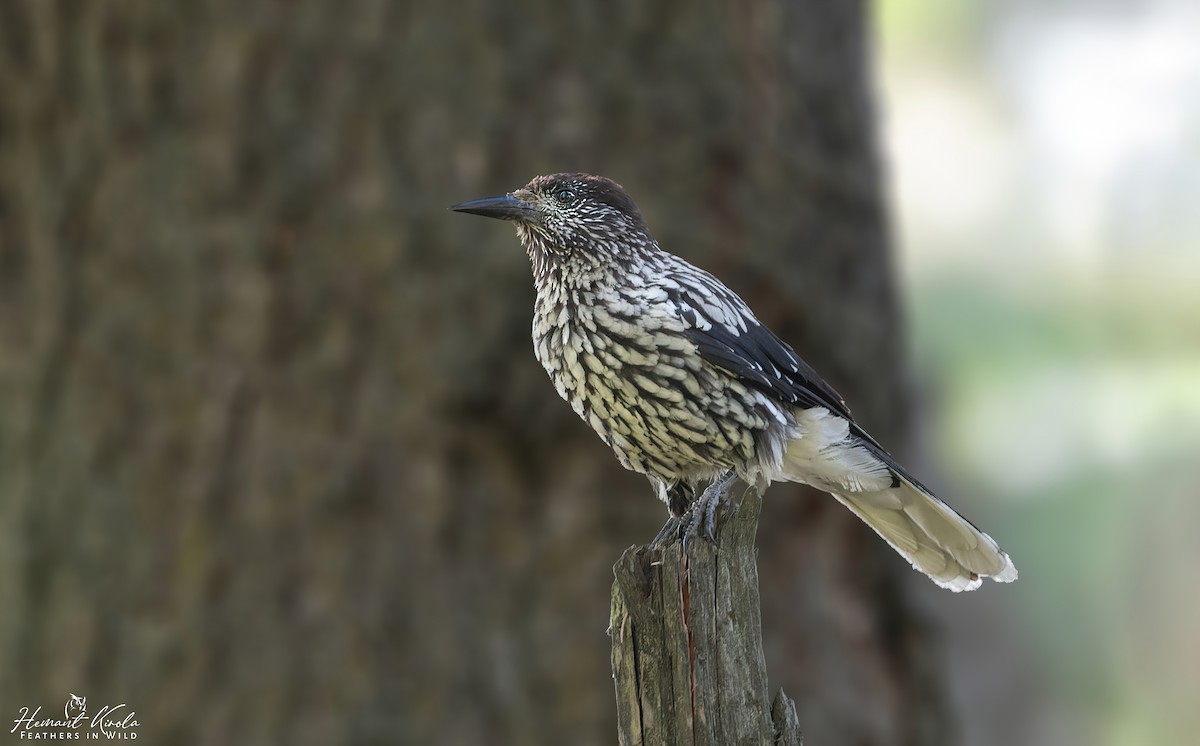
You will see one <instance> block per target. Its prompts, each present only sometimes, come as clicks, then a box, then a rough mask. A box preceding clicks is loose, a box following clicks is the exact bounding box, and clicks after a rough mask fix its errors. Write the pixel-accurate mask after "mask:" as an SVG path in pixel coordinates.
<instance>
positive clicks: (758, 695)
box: [609, 489, 800, 746]
mask: <svg viewBox="0 0 1200 746" xmlns="http://www.w3.org/2000/svg"><path fill="white" fill-rule="evenodd" d="M761 509H762V498H761V496H760V495H759V494H758V492H757V491H756V490H753V489H750V490H747V491H746V493H745V495H744V496H743V498H742V501H741V506H740V508H739V509H738V510H737V512H736V513H734V514H733V515H732V516H729V517H728V518H726V519H725V520H723V521H721V522H719V524H718V527H717V542H716V544H715V545H713V544H711V543H709V542H706V541H703V540H697V541H693V542H692V543H691V544H690V545H689V546H688V548H687V550H686V551H685V550H684V547H683V545H682V543H681V542H680V541H679V540H678V539H675V538H672V539H671V540H670V541H668V542H667V543H664V544H656V545H649V546H641V547H630V548H629V549H628V550H626V551H625V553H624V554H623V555H622V556H621V559H620V561H619V562H617V564H616V565H615V566H614V568H613V571H614V574H615V575H616V579H615V581H614V582H613V590H612V613H611V618H610V628H609V633H610V636H611V637H612V671H613V681H614V683H615V684H616V694H617V720H618V729H619V731H620V733H619V735H620V743H621V744H622V746H635V745H640V744H645V745H646V746H659V745H660V744H662V745H663V746H685V745H686V746H707V745H709V744H711V745H713V746H732V745H733V744H754V745H755V746H762V745H764V744H787V745H788V746H799V744H800V730H799V724H798V722H797V719H796V705H795V703H794V702H792V700H790V699H789V698H788V697H787V696H786V695H785V694H784V693H783V690H780V691H779V693H778V694H776V696H775V699H774V701H772V700H771V699H770V698H769V697H768V690H767V672H766V662H765V661H764V659H763V652H762V628H761V613H760V611H759V595H758V568H757V566H756V564H755V562H756V559H757V554H758V553H757V550H756V549H755V547H754V536H755V533H756V531H757V528H758V516H759V512H760V511H761Z"/></svg>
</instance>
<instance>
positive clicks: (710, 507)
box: [682, 469, 737, 550]
mask: <svg viewBox="0 0 1200 746" xmlns="http://www.w3.org/2000/svg"><path fill="white" fill-rule="evenodd" d="M735 479H737V472H735V471H734V470H733V469H730V470H729V471H727V472H725V473H724V474H722V475H721V476H719V477H717V478H716V479H715V480H713V483H712V484H710V485H709V486H708V489H706V490H704V493H703V494H702V495H700V499H699V500H697V501H696V502H695V503H694V504H693V505H692V509H691V510H690V511H689V512H688V515H687V517H685V518H684V519H683V521H684V526H683V527H682V536H683V547H684V550H686V549H687V547H688V544H690V543H691V540H692V539H694V538H695V537H697V536H703V537H704V538H705V539H708V540H709V541H710V542H712V543H714V544H715V543H716V542H717V508H718V507H719V506H720V505H721V503H723V502H725V495H726V494H728V492H729V487H730V485H732V484H733V481H734V480H735Z"/></svg>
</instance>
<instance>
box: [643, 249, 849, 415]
mask: <svg viewBox="0 0 1200 746" xmlns="http://www.w3.org/2000/svg"><path fill="white" fill-rule="evenodd" d="M672 279H674V280H676V283H677V287H676V288H672V289H671V290H669V291H668V293H667V295H668V298H670V300H671V302H672V304H673V305H674V306H675V308H676V312H677V313H678V316H679V318H680V319H681V320H682V321H683V323H684V325H685V327H686V328H685V330H684V336H686V337H687V338H688V339H689V340H691V341H692V342H693V343H694V344H695V345H696V350H697V351H698V352H699V353H700V357H702V358H704V359H705V360H707V361H708V362H710V363H712V364H713V365H716V366H718V367H720V368H723V369H725V370H727V371H729V372H730V373H732V374H734V375H735V376H737V377H738V378H740V379H741V380H742V381H744V382H745V383H746V384H748V385H749V386H752V387H753V388H755V389H758V390H759V391H762V392H763V393H765V394H769V395H771V396H773V397H775V398H776V399H779V400H780V401H782V402H784V403H786V404H795V405H797V406H801V407H825V408H826V409H828V410H829V411H831V412H833V413H835V414H837V415H839V416H841V417H844V418H846V419H847V420H850V421H851V422H853V421H854V418H853V417H852V416H851V415H850V409H849V408H848V407H847V406H846V402H845V400H844V399H842V397H841V395H839V394H838V392H837V391H835V390H834V389H833V387H832V386H830V385H829V384H827V383H825V381H823V380H822V379H821V377H820V376H819V375H817V372H816V371H815V370H813V369H812V366H810V365H809V364H808V363H806V362H804V361H803V360H802V359H800V356H799V355H797V354H796V352H795V350H793V349H792V348H791V347H789V346H788V344H787V343H786V342H784V341H783V340H782V339H780V338H779V337H777V336H775V333H774V332H772V331H771V330H770V329H768V328H767V327H765V326H763V325H762V323H761V322H760V321H759V320H758V319H756V318H755V317H754V314H753V313H752V312H751V311H750V309H749V307H748V306H747V305H746V303H745V302H744V301H743V300H742V299H741V298H739V297H738V296H737V295H736V294H735V293H734V292H733V291H732V290H730V289H729V288H727V287H725V286H724V285H722V284H721V282H720V281H719V280H717V279H716V278H715V277H713V276H712V275H710V274H708V273H707V272H703V271H702V270H694V273H688V275H687V276H684V277H681V276H676V277H674V278H672Z"/></svg>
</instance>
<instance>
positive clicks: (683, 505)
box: [650, 482, 696, 546]
mask: <svg viewBox="0 0 1200 746" xmlns="http://www.w3.org/2000/svg"><path fill="white" fill-rule="evenodd" d="M695 496H696V488H695V487H694V486H693V485H691V484H688V483H687V482H676V483H675V484H674V485H673V486H672V487H671V489H669V490H667V510H669V511H670V515H669V516H668V517H667V522H666V523H665V524H663V527H662V529H661V530H660V531H659V532H658V536H655V537H654V540H653V541H651V542H650V545H651V546H654V545H655V544H661V543H663V542H665V541H667V540H669V539H673V538H676V537H678V536H680V535H681V534H682V528H683V525H682V522H683V518H684V516H685V515H687V512H688V508H690V507H691V505H692V500H693V499H694V498H695Z"/></svg>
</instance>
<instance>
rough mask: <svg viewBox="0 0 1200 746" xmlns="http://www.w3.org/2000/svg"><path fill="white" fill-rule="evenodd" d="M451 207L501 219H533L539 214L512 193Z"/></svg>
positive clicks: (455, 209)
mask: <svg viewBox="0 0 1200 746" xmlns="http://www.w3.org/2000/svg"><path fill="white" fill-rule="evenodd" d="M450 209H451V210H454V211H455V212H469V213H471V214H472V215H483V216H484V217H486V218H499V219H500V220H532V219H533V217H534V216H535V215H536V214H537V211H536V210H534V209H533V206H532V205H530V204H529V203H527V202H525V201H523V200H521V199H518V198H517V197H514V196H512V195H511V194H505V195H504V196H502V197H486V198H484V199H473V200H471V201H470V202H460V203H458V204H457V205H451V206H450Z"/></svg>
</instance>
